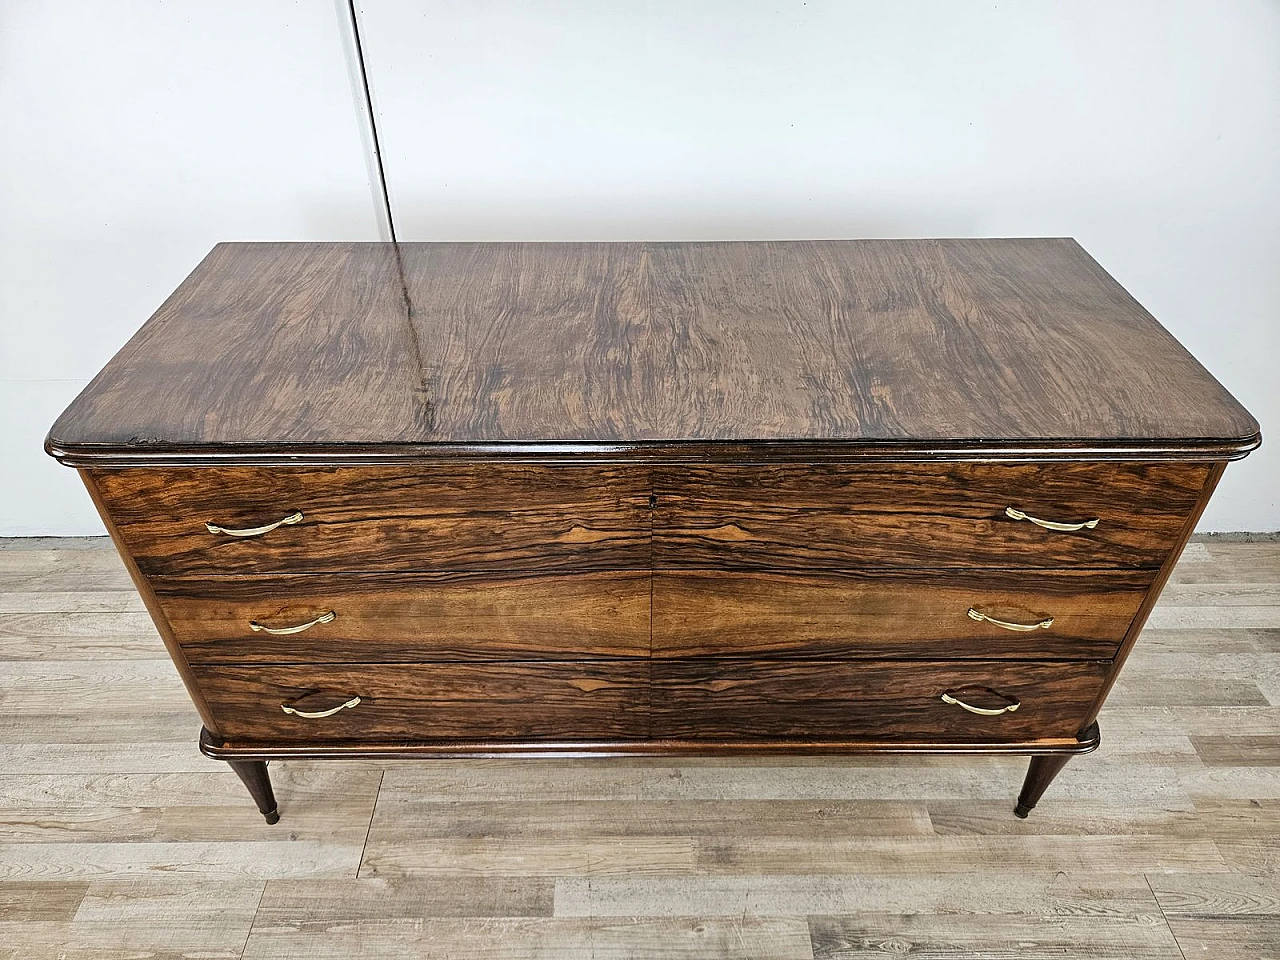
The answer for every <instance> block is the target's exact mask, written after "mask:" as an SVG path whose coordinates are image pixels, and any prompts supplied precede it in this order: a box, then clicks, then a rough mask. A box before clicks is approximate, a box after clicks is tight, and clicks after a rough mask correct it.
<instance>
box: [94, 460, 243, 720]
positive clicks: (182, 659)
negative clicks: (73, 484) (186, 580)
mask: <svg viewBox="0 0 1280 960" xmlns="http://www.w3.org/2000/svg"><path fill="white" fill-rule="evenodd" d="M79 473H80V479H81V480H82V481H84V485H85V489H87V490H88V491H89V498H90V499H91V500H93V505H94V507H95V508H96V509H97V511H98V516H100V517H101V518H102V522H103V524H104V525H105V526H106V528H107V533H109V534H110V535H111V541H112V543H114V544H115V546H116V552H117V553H118V554H120V560H121V561H122V562H123V563H124V566H125V569H126V570H128V571H129V578H130V579H131V580H133V586H134V588H135V589H136V590H137V591H138V595H139V596H140V597H142V603H143V605H144V606H146V608H147V613H149V614H150V615H151V620H152V622H154V623H155V625H156V630H157V631H158V632H159V634H160V639H161V640H163V641H164V647H165V649H166V650H167V651H169V656H170V657H172V658H173V665H174V666H175V667H177V668H178V676H180V677H181V678H182V683H183V685H184V686H185V687H186V688H187V694H188V695H189V696H190V697H191V702H192V703H193V704H195V708H196V712H197V713H199V714H200V720H201V722H203V723H204V726H205V729H206V730H214V731H216V730H217V729H218V725H217V722H216V721H215V720H214V719H213V710H212V709H211V708H210V707H209V702H208V701H207V700H206V699H205V698H204V694H203V693H201V692H200V684H199V682H198V681H197V680H196V678H195V674H194V673H192V671H191V664H190V663H189V662H188V661H187V655H186V654H185V653H184V652H183V650H182V644H180V643H179V642H178V639H177V637H175V636H174V635H173V630H172V629H170V627H169V620H168V618H167V617H165V615H164V610H163V608H162V607H161V606H160V600H159V598H158V597H157V596H156V593H155V591H154V590H152V589H151V583H150V582H149V581H148V580H147V578H146V577H145V576H144V575H143V573H142V571H141V570H139V569H138V565H137V564H136V563H134V562H133V556H132V554H130V552H129V549H128V547H126V546H125V542H124V540H123V539H122V538H121V536H120V531H119V529H118V528H117V527H116V525H115V523H114V522H113V521H112V519H111V515H110V514H109V513H108V512H107V508H106V505H105V504H104V503H103V500H102V495H101V494H100V493H99V491H98V487H97V484H95V483H94V482H93V477H92V476H91V475H90V474H88V473H85V472H84V471H83V470H81V471H79Z"/></svg>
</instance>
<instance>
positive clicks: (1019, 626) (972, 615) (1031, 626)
mask: <svg viewBox="0 0 1280 960" xmlns="http://www.w3.org/2000/svg"><path fill="white" fill-rule="evenodd" d="M969 619H970V620H977V621H978V622H979V623H981V622H983V621H984V620H985V621H986V622H987V623H989V624H991V625H992V626H996V627H1003V628H1004V629H1006V630H1017V631H1019V632H1021V633H1029V632H1030V631H1032V630H1048V629H1049V628H1050V627H1052V626H1053V617H1045V618H1044V619H1043V620H1041V621H1039V622H1037V623H1010V622H1009V621H1008V620H997V619H996V618H995V617H989V616H987V615H986V614H985V613H983V612H982V611H981V610H975V609H973V607H970V608H969Z"/></svg>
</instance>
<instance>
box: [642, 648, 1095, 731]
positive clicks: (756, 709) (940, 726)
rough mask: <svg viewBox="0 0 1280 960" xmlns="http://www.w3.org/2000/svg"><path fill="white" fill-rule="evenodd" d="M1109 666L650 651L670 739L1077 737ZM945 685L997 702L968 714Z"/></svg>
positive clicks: (657, 721) (655, 727) (655, 718)
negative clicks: (660, 654) (660, 657)
mask: <svg viewBox="0 0 1280 960" xmlns="http://www.w3.org/2000/svg"><path fill="white" fill-rule="evenodd" d="M1109 666H1110V664H1109V663H1108V662H1106V661H1077V662H1052V663H1045V662H1026V661H1021V662H1018V661H1008V660H968V661H937V662H934V661H886V660H858V661H834V660H792V661H767V662H765V661H752V660H736V661H735V660H712V659H706V660H682V661H666V662H663V661H657V662H655V663H654V666H653V695H652V696H653V705H652V709H653V714H652V726H651V731H652V736H653V737H655V738H657V739H673V740H779V739H785V740H811V741H832V740H860V741H886V742H895V741H902V742H909V741H915V742H921V743H998V742H1022V741H1027V740H1042V739H1056V738H1072V737H1075V735H1076V733H1077V732H1078V730H1079V729H1080V726H1081V724H1082V722H1083V720H1084V718H1085V714H1086V711H1087V710H1088V709H1089V706H1090V704H1091V703H1092V702H1093V700H1094V697H1095V696H1096V695H1097V694H1098V692H1099V691H1100V690H1101V689H1102V681H1103V677H1104V676H1105V675H1106V673H1107V669H1108V668H1109ZM943 694H947V695H948V696H949V697H951V698H952V699H954V700H959V701H961V702H963V703H965V704H968V705H969V706H970V707H974V708H977V709H979V710H988V711H994V710H999V711H1002V712H1000V713H997V714H994V715H982V714H977V713H973V712H970V711H969V710H966V709H965V707H963V706H961V705H960V704H959V703H949V702H947V701H945V700H943V699H942V697H943ZM1014 704H1016V705H1017V706H1016V708H1014V709H1012V710H1009V709H1006V708H1008V707H1010V706H1013V705H1014Z"/></svg>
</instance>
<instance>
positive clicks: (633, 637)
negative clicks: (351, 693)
mask: <svg viewBox="0 0 1280 960" xmlns="http://www.w3.org/2000/svg"><path fill="white" fill-rule="evenodd" d="M152 586H153V588H154V589H155V592H156V596H157V597H158V598H159V601H160V606H161V608H162V609H163V610H164V614H165V616H166V618H167V619H168V621H169V625H170V626H171V627H172V629H173V633H174V636H175V637H176V638H177V639H178V642H179V643H181V644H182V647H183V651H184V652H185V653H186V656H187V658H188V659H189V660H190V661H191V662H193V663H217V662H223V663H227V662H241V663H251V662H258V663H290V662H297V661H306V662H308V663H321V662H343V661H351V660H359V661H364V662H379V661H382V662H385V661H397V660H404V661H424V660H465V659H487V660H522V659H523V660H542V659H553V658H575V659H592V658H598V657H647V656H648V655H649V606H650V585H649V575H648V574H647V573H643V572H638V571H637V572H624V573H612V572H609V573H605V572H589V573H577V574H560V575H557V574H540V573H529V574H522V575H516V574H509V575H496V574H473V573H437V574H430V573H414V574H408V573H405V574H308V575H304V576H277V577H269V578H268V577H207V578H199V579H196V578H189V579H188V578H155V579H153V580H152ZM308 624H309V626H308ZM254 625H256V626H257V629H254Z"/></svg>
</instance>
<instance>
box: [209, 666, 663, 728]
mask: <svg viewBox="0 0 1280 960" xmlns="http://www.w3.org/2000/svg"><path fill="white" fill-rule="evenodd" d="M192 669H193V672H194V673H195V675H196V678H197V680H198V682H199V684H200V689H201V691H202V692H203V693H204V695H205V698H206V699H207V700H208V702H209V705H210V707H211V708H212V710H213V714H214V717H215V719H216V720H217V724H218V731H219V732H220V733H221V734H222V736H224V737H227V738H230V739H246V740H259V741H273V742H274V741H287V742H299V741H309V740H315V741H329V740H529V739H538V740H619V739H622V740H625V739H637V738H642V737H644V736H646V735H647V733H648V706H649V664H648V662H647V661H612V662H581V661H580V662H575V663H547V662H522V663H397V664H385V663H383V664H323V665H309V664H295V665H284V666H279V665H262V666H199V665H197V666H193V668H192ZM357 698H358V701H357ZM285 707H288V708H289V710H290V711H292V712H286V710H285V709H284V708H285Z"/></svg>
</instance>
